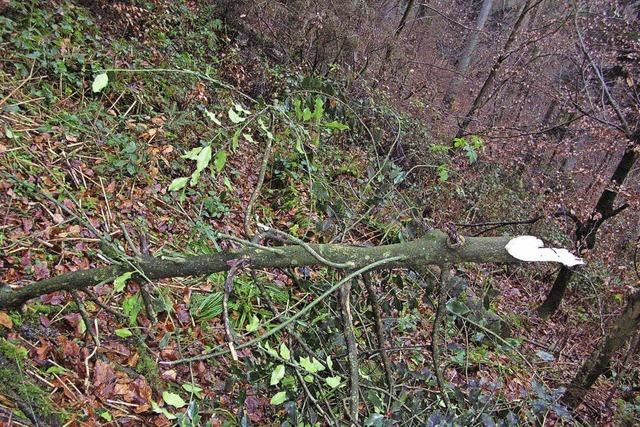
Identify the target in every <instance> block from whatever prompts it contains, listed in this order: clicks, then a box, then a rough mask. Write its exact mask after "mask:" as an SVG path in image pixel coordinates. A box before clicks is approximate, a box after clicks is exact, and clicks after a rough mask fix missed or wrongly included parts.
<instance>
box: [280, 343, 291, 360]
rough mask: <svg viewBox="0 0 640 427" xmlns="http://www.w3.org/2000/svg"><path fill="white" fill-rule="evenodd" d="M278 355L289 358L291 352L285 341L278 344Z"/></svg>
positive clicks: (285, 358)
mask: <svg viewBox="0 0 640 427" xmlns="http://www.w3.org/2000/svg"><path fill="white" fill-rule="evenodd" d="M280 357H282V358H283V359H284V360H289V358H290V357H291V352H290V351H289V347H287V345H286V344H285V343H282V344H280Z"/></svg>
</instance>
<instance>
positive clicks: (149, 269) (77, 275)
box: [0, 230, 519, 310]
mask: <svg viewBox="0 0 640 427" xmlns="http://www.w3.org/2000/svg"><path fill="white" fill-rule="evenodd" d="M510 240H511V237H467V238H466V239H465V243H464V244H463V245H462V246H460V247H452V246H451V245H449V243H448V238H447V235H446V234H444V233H442V232H441V231H438V230H434V231H431V232H429V233H428V234H427V235H426V236H424V237H422V238H421V239H418V240H414V241H410V242H405V243H398V244H393V245H384V246H378V247H357V246H345V245H333V244H313V245H308V247H309V248H311V249H312V250H314V251H315V252H317V254H319V255H320V256H321V257H323V258H324V259H327V260H330V261H332V262H334V263H344V264H345V265H346V267H344V268H346V269H358V268H361V267H365V266H367V265H369V264H372V263H374V262H376V261H383V260H386V259H388V258H392V257H402V260H396V261H393V262H389V263H387V264H385V268H389V267H402V266H411V265H414V264H418V265H424V264H442V263H448V264H457V263H462V262H477V263H479V262H499V263H509V262H519V261H518V260H517V259H515V258H513V257H512V256H511V255H509V253H508V252H507V250H506V249H505V245H506V244H507V243H508V242H509V241H510ZM274 251H277V253H275V252H274ZM233 260H246V261H247V268H250V269H261V268H287V267H301V266H309V265H322V264H323V262H321V261H319V260H318V258H317V257H316V256H314V255H313V254H311V253H310V252H309V251H308V250H307V249H306V248H304V247H303V246H294V245H289V246H279V247H274V248H272V249H271V250H267V249H261V248H253V247H249V248H244V249H240V250H232V251H228V252H219V253H216V254H211V255H198V256H190V257H184V258H181V259H179V260H175V259H162V258H153V257H141V258H139V259H137V260H136V261H137V267H138V269H139V270H140V271H141V272H142V273H144V275H145V276H146V277H147V278H149V279H150V280H157V279H163V278H169V277H185V276H200V275H205V274H211V273H215V272H219V271H227V270H229V269H230V268H231V265H230V262H231V261H233ZM131 270H132V268H131V267H127V266H125V265H111V266H108V267H99V268H92V269H89V270H82V271H74V272H71V273H66V274H63V275H60V276H57V277H53V278H50V279H46V280H42V281H39V282H34V283H31V284H28V285H26V286H22V287H18V288H16V289H13V290H8V289H11V287H6V286H5V287H2V286H0V310H2V309H9V308H19V307H21V306H22V305H23V304H24V303H25V302H27V301H28V300H30V299H32V298H36V297H38V296H40V295H44V294H47V293H51V292H56V291H62V290H67V291H70V290H74V289H84V288H88V287H90V286H95V285H97V284H100V283H109V282H112V281H113V280H114V279H115V278H116V277H118V276H120V275H121V274H123V273H125V272H127V271H131ZM133 277H134V278H135V277H136V275H134V276H133Z"/></svg>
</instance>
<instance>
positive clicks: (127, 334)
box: [115, 328, 133, 338]
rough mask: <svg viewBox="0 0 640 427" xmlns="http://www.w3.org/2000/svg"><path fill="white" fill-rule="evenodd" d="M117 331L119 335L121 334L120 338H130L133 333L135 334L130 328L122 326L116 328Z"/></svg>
mask: <svg viewBox="0 0 640 427" xmlns="http://www.w3.org/2000/svg"><path fill="white" fill-rule="evenodd" d="M115 333H116V335H117V336H119V337H120V338H129V337H130V336H131V335H133V332H131V331H130V330H129V329H127V328H122V329H116V330H115Z"/></svg>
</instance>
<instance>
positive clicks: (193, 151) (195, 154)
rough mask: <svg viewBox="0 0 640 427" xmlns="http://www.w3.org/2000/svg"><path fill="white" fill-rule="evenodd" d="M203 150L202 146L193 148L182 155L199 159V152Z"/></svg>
mask: <svg viewBox="0 0 640 427" xmlns="http://www.w3.org/2000/svg"><path fill="white" fill-rule="evenodd" d="M201 151H202V147H196V148H192V149H191V150H189V151H187V152H186V153H184V154H183V155H182V156H180V157H181V158H183V159H189V160H198V154H200V152H201Z"/></svg>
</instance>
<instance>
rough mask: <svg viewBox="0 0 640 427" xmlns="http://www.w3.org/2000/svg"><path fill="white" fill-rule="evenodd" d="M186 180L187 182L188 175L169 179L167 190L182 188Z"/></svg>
mask: <svg viewBox="0 0 640 427" xmlns="http://www.w3.org/2000/svg"><path fill="white" fill-rule="evenodd" d="M187 182H189V177H188V176H181V177H180V178H176V179H174V180H173V181H171V184H169V191H178V190H182V189H183V188H184V187H185V186H186V185H187Z"/></svg>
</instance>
